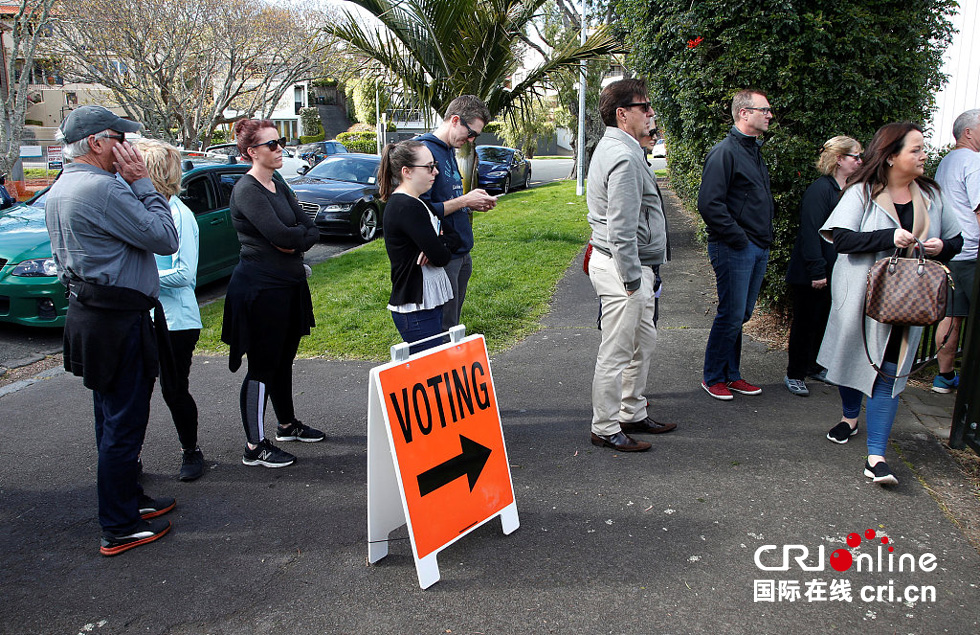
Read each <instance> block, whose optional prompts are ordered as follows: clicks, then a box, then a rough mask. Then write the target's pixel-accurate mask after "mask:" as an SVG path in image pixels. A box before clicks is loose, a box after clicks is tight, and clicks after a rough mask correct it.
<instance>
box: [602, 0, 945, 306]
mask: <svg viewBox="0 0 980 635" xmlns="http://www.w3.org/2000/svg"><path fill="white" fill-rule="evenodd" d="M955 6H956V3H955V2H954V1H953V0H837V1H835V2H827V1H826V0H781V1H779V2H755V3H741V2H731V1H730V0H700V1H698V2H693V3H692V2H691V1H690V0H623V2H622V5H621V7H622V24H623V27H624V30H625V31H626V32H628V33H630V34H631V35H630V37H629V41H630V43H631V44H632V52H631V55H630V61H631V64H632V65H633V67H634V68H635V69H637V71H638V72H640V73H641V74H644V75H646V76H647V77H648V78H649V84H650V96H651V99H652V100H653V101H654V104H655V108H656V110H657V117H658V121H659V124H660V125H661V127H662V128H664V129H665V130H666V133H667V137H668V139H669V140H670V157H669V159H668V162H669V168H670V173H671V183H672V184H673V186H674V188H675V189H676V190H677V191H678V193H679V194H680V195H681V196H682V197H683V198H684V199H685V200H686V201H687V202H688V203H689V204H693V202H694V200H695V199H696V197H697V191H698V187H699V186H700V183H701V170H702V168H703V165H704V157H705V155H706V154H707V152H708V150H709V149H710V148H711V146H712V145H713V144H714V143H716V142H717V141H718V140H719V139H721V138H722V137H723V136H724V135H725V134H726V133H727V131H728V129H729V128H730V127H731V125H732V118H731V114H730V105H731V99H732V96H733V95H734V93H735V92H736V91H737V90H738V89H741V88H746V87H755V88H760V89H762V90H763V91H765V92H766V93H767V94H768V96H769V101H770V103H771V104H772V106H773V108H774V109H775V112H776V117H775V118H774V119H773V122H772V123H771V124H770V129H769V133H768V134H767V135H766V145H765V146H764V148H763V155H764V156H765V158H766V161H767V163H768V164H769V168H770V175H771V180H772V190H773V194H774V195H775V199H776V219H775V223H774V226H775V227H774V228H775V240H774V243H773V249H772V253H771V257H770V266H769V269H768V271H767V274H766V283H765V285H764V287H763V295H764V297H765V299H767V300H768V301H769V302H770V303H773V302H775V303H779V302H780V301H781V300H782V296H783V293H784V288H785V285H784V283H783V276H784V274H785V271H786V264H787V263H788V260H789V253H790V251H791V250H792V247H793V243H794V240H795V237H796V232H797V228H798V216H799V204H800V200H801V198H802V195H803V191H804V190H805V188H806V187H807V185H808V184H809V183H810V182H811V181H813V180H814V179H815V178H816V177H817V173H816V171H815V170H814V169H813V167H812V166H813V163H814V162H815V159H816V151H817V149H818V148H819V147H820V146H821V145H822V144H823V142H824V141H826V140H827V139H829V138H830V137H832V136H835V135H838V134H846V135H850V136H852V137H855V138H856V139H858V140H860V141H862V142H863V143H864V144H865V145H867V143H868V142H869V141H870V140H871V137H872V136H873V135H874V132H875V131H876V130H877V129H878V128H879V127H880V126H882V125H883V124H885V123H888V122H891V121H900V120H913V121H918V122H927V121H928V120H929V118H930V113H931V108H932V105H933V94H934V93H935V92H936V90H937V89H938V88H939V87H940V86H941V85H942V83H943V82H944V81H945V78H944V77H943V75H942V73H941V72H940V68H941V63H942V59H941V58H942V52H943V50H944V49H945V47H946V45H947V44H948V42H949V38H950V35H951V27H950V23H949V20H948V19H947V17H946V14H948V13H949V12H950V11H952V10H954V8H955Z"/></svg>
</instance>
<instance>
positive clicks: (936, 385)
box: [932, 375, 960, 395]
mask: <svg viewBox="0 0 980 635" xmlns="http://www.w3.org/2000/svg"><path fill="white" fill-rule="evenodd" d="M959 387H960V376H959V375H953V378H952V379H946V378H945V377H943V376H942V375H936V378H935V379H933V380H932V392H938V393H939V394H940V395H945V394H947V393H951V392H953V391H954V390H956V389H957V388H959Z"/></svg>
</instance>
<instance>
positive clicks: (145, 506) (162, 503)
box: [140, 494, 177, 520]
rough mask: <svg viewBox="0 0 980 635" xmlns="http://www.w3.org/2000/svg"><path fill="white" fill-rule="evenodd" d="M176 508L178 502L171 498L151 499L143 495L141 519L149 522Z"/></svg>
mask: <svg viewBox="0 0 980 635" xmlns="http://www.w3.org/2000/svg"><path fill="white" fill-rule="evenodd" d="M176 506H177V501H176V500H175V499H173V498H171V497H169V496H161V497H160V498H150V497H149V496H147V495H146V494H143V495H142V496H140V518H142V519H143V520H149V519H151V518H156V517H157V516H163V515H164V514H166V513H167V512H169V511H170V510H172V509H173V508H174V507H176Z"/></svg>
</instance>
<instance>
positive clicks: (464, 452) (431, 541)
mask: <svg viewBox="0 0 980 635" xmlns="http://www.w3.org/2000/svg"><path fill="white" fill-rule="evenodd" d="M461 333H462V331H460V334H461ZM497 516H500V519H501V523H502V525H503V531H504V533H505V534H510V533H512V532H513V531H515V530H516V529H517V528H518V527H519V526H520V521H519V519H518V516H517V503H516V502H515V500H514V487H513V485H512V484H511V477H510V464H509V463H508V462H507V449H506V447H505V446H504V436H503V429H502V427H501V423H500V411H499V409H498V408H497V397H496V393H495V391H494V387H493V378H492V377H491V375H490V360H489V357H488V356H487V347H486V341H485V340H484V339H483V336H482V335H473V336H470V337H468V338H465V339H460V340H459V341H454V342H450V343H449V344H444V345H442V346H439V347H437V348H434V349H430V350H427V351H424V352H422V353H419V354H418V355H414V356H412V357H410V358H409V359H408V360H407V361H398V362H392V363H390V364H386V365H384V366H379V367H377V368H374V369H372V370H371V382H370V388H369V396H368V561H369V562H372V563H374V562H377V561H378V560H380V559H381V558H383V557H385V556H386V555H388V542H387V540H388V536H389V534H391V532H392V531H394V530H395V529H398V528H399V527H401V526H402V525H405V524H407V525H408V533H409V536H410V538H411V542H412V551H413V555H414V556H415V567H416V572H417V574H418V578H419V585H420V586H421V587H422V588H423V589H425V588H428V587H429V586H431V585H432V584H434V583H436V582H437V581H438V580H439V566H438V563H437V561H436V556H437V555H438V552H439V551H440V550H442V549H444V548H445V547H447V546H448V545H450V544H452V543H453V542H455V541H456V540H459V539H460V538H462V537H463V536H465V535H466V534H468V533H469V532H471V531H473V530H474V529H476V528H477V527H479V526H480V525H483V524H484V523H486V522H487V521H489V520H490V519H492V518H495V517H497Z"/></svg>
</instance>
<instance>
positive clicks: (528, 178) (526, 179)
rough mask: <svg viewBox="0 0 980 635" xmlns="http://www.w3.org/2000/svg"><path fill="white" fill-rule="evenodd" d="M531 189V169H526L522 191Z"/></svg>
mask: <svg viewBox="0 0 980 635" xmlns="http://www.w3.org/2000/svg"><path fill="white" fill-rule="evenodd" d="M529 187H531V168H528V169H527V173H526V174H525V175H524V189H525V190H526V189H527V188H529Z"/></svg>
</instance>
